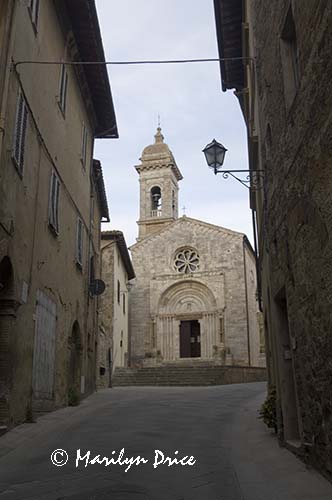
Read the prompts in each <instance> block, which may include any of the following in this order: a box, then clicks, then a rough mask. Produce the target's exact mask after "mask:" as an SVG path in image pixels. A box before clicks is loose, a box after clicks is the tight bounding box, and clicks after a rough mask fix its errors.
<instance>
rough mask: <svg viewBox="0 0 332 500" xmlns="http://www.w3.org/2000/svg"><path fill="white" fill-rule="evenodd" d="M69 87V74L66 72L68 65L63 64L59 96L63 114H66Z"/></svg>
mask: <svg viewBox="0 0 332 500" xmlns="http://www.w3.org/2000/svg"><path fill="white" fill-rule="evenodd" d="M67 87H68V73H67V70H66V65H65V64H63V65H62V66H61V75H60V96H59V104H60V108H61V109H62V111H63V113H65V112H66V102H67Z"/></svg>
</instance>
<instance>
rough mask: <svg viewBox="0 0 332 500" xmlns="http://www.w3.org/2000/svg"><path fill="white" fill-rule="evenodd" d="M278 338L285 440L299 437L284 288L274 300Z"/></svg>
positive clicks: (290, 340) (291, 351) (292, 361)
mask: <svg viewBox="0 0 332 500" xmlns="http://www.w3.org/2000/svg"><path fill="white" fill-rule="evenodd" d="M275 304H276V312H277V320H278V321H277V328H278V330H277V331H278V340H279V371H280V391H281V408H282V419H283V432H284V438H285V440H286V441H287V440H298V439H300V430H299V417H298V409H297V394H296V383H295V373H294V360H293V348H292V339H291V335H290V330H289V323H288V308H287V299H286V294H285V290H284V289H283V290H282V291H281V292H280V293H279V295H278V296H277V297H276V300H275Z"/></svg>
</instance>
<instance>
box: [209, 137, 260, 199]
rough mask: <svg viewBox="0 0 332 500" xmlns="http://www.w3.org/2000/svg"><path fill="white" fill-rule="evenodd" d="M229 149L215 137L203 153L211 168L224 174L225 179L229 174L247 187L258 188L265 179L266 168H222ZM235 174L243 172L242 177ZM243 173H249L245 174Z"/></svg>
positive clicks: (216, 172) (217, 172)
mask: <svg viewBox="0 0 332 500" xmlns="http://www.w3.org/2000/svg"><path fill="white" fill-rule="evenodd" d="M226 151H227V149H226V148H225V146H223V145H222V144H221V143H220V142H218V141H216V140H215V139H213V141H212V142H210V144H208V145H207V146H205V148H204V149H203V153H204V155H205V159H206V162H207V164H208V166H209V167H210V168H212V169H213V171H214V173H215V174H222V176H223V178H224V179H228V177H229V176H231V177H233V178H234V179H236V180H237V181H239V182H240V183H241V184H242V185H243V186H245V187H247V188H249V189H250V188H254V189H257V187H261V186H259V185H260V183H261V181H262V180H263V179H264V170H256V169H250V170H224V169H223V168H222V166H223V164H224V160H225V155H226ZM235 174H242V177H239V176H238V175H235ZM243 174H247V175H246V176H243Z"/></svg>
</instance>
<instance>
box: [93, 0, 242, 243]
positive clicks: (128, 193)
mask: <svg viewBox="0 0 332 500" xmlns="http://www.w3.org/2000/svg"><path fill="white" fill-rule="evenodd" d="M96 5H97V9H98V14H99V22H100V27H101V33H102V38H103V43H104V50H105V57H106V60H108V61H112V60H113V61H115V60H116V61H129V60H131V61H135V60H154V59H158V60H160V59H191V58H195V59H196V58H214V57H218V50H217V41H216V30H215V19H214V10H213V0H195V1H194V2H193V1H192V0H181V1H179V0H167V1H166V0H143V1H140V2H138V1H137V0H121V2H119V1H118V0H96ZM108 68H109V77H110V82H111V88H112V95H113V100H114V105H115V112H116V117H117V124H118V131H119V136H120V137H119V139H102V140H97V141H96V146H95V152H94V156H95V158H98V159H99V160H101V162H102V166H103V173H104V180H105V185H106V192H107V198H108V204H109V210H110V217H111V222H110V224H103V225H102V230H108V229H119V230H121V231H123V233H124V235H125V238H126V242H127V245H128V246H129V245H132V244H133V243H135V241H136V238H137V231H138V229H137V224H136V221H137V220H138V218H139V183H138V174H137V172H136V170H135V168H134V166H135V165H137V164H139V158H140V157H141V154H142V151H143V149H144V147H145V146H147V145H149V144H152V143H153V142H154V134H155V133H156V128H157V125H158V115H160V121H161V128H162V133H163V135H164V137H165V142H166V143H167V144H168V145H169V147H170V149H171V151H172V152H173V155H174V157H175V160H176V162H177V165H178V167H179V168H180V170H181V172H182V175H183V180H182V181H180V184H179V187H180V192H179V207H180V211H179V216H182V215H183V213H184V210H183V207H185V214H186V215H187V216H188V217H193V218H195V219H200V220H203V221H206V222H210V223H212V224H216V225H218V226H223V227H227V228H229V229H233V230H235V231H240V232H243V233H245V234H247V236H248V237H249V239H250V240H252V229H251V212H250V210H249V195H248V189H247V188H245V187H243V186H242V185H241V184H240V183H239V182H237V181H235V180H233V179H228V180H225V179H223V178H222V176H221V175H220V174H218V175H216V176H215V175H214V174H213V172H212V171H211V170H210V169H209V168H208V167H207V164H206V162H205V158H204V155H203V153H202V149H203V148H204V147H205V146H206V145H207V144H208V143H209V142H211V141H212V139H214V138H215V139H216V140H217V141H219V142H221V143H222V144H223V145H224V146H225V147H226V148H227V149H228V152H227V154H226V158H225V163H224V168H227V169H247V168H248V159H247V145H246V144H247V143H246V129H245V125H244V121H243V117H242V113H241V110H240V106H239V103H238V100H237V98H236V97H235V96H234V94H233V92H232V91H227V92H222V90H221V79H220V67H219V64H218V62H209V63H195V64H181V65H180V64H177V65H147V66H141V65H140V66H108Z"/></svg>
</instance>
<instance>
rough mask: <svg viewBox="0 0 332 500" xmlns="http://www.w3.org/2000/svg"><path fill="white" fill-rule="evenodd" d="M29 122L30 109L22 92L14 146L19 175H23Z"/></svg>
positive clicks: (17, 107)
mask: <svg viewBox="0 0 332 500" xmlns="http://www.w3.org/2000/svg"><path fill="white" fill-rule="evenodd" d="M27 121H28V108H27V105H26V102H25V99H24V97H23V95H22V93H21V92H20V93H19V95H18V99H17V106H16V120H15V129H14V144H13V153H12V158H13V160H14V162H15V165H16V167H17V170H18V172H19V174H20V175H21V176H22V175H23V167H24V152H25V136H26V129H27Z"/></svg>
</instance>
